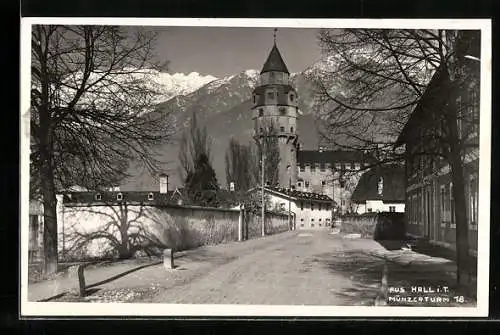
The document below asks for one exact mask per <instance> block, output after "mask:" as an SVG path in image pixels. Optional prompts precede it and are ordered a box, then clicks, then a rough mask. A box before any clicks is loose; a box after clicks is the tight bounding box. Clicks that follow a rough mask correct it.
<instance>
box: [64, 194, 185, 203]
mask: <svg viewBox="0 0 500 335" xmlns="http://www.w3.org/2000/svg"><path fill="white" fill-rule="evenodd" d="M119 194H121V196H122V200H121V201H127V202H132V203H136V202H139V203H147V204H151V205H162V204H170V203H177V200H179V199H180V198H181V197H182V194H181V193H180V191H168V192H167V193H160V192H119V191H116V192H115V191H113V192H111V191H106V192H98V191H94V192H67V193H64V194H63V195H64V198H63V199H64V203H71V204H79V203H85V204H88V203H119V202H121V201H120V200H118V196H119ZM150 195H152V200H149V197H150Z"/></svg>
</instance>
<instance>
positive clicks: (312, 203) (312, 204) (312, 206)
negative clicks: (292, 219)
mask: <svg viewBox="0 0 500 335" xmlns="http://www.w3.org/2000/svg"><path fill="white" fill-rule="evenodd" d="M313 210H314V202H311V211H313ZM311 220H314V219H311Z"/></svg>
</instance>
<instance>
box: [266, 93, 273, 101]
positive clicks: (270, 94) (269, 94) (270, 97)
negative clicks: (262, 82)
mask: <svg viewBox="0 0 500 335" xmlns="http://www.w3.org/2000/svg"><path fill="white" fill-rule="evenodd" d="M267 98H268V99H271V100H273V99H274V92H267Z"/></svg>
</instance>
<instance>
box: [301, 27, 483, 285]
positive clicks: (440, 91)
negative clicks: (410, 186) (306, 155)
mask: <svg viewBox="0 0 500 335" xmlns="http://www.w3.org/2000/svg"><path fill="white" fill-rule="evenodd" d="M479 38H480V36H479V32H478V31H444V30H405V29H398V30H390V29H387V30H380V29H345V30H323V31H322V32H321V33H320V35H319V41H320V44H321V46H322V47H323V50H324V52H325V53H327V54H328V55H330V60H331V61H332V63H334V64H335V65H334V69H333V70H331V71H318V72H316V73H313V74H312V76H311V78H312V79H313V81H314V82H315V84H316V88H317V100H316V106H317V112H318V114H319V117H320V118H321V120H322V121H324V122H323V123H322V124H323V128H322V129H321V130H322V134H323V139H324V140H325V141H326V142H327V143H330V144H333V145H334V146H337V147H341V148H348V149H352V150H360V151H364V152H371V153H374V156H375V157H376V158H377V159H376V161H375V163H374V164H371V165H369V166H367V167H366V168H369V167H371V166H373V165H376V164H384V163H388V162H397V161H402V160H407V161H408V160H410V161H411V160H412V159H413V158H415V159H418V160H419V161H420V162H424V160H427V161H426V162H427V163H433V161H432V160H434V159H435V160H438V159H441V160H443V161H445V162H447V163H448V164H449V165H450V167H451V176H452V181H453V185H454V187H453V195H454V200H455V209H456V210H455V216H456V225H457V229H456V234H457V263H458V264H457V265H458V271H457V280H458V282H459V283H464V282H465V281H466V280H467V277H468V276H467V272H468V264H469V261H468V259H469V255H468V252H469V246H468V237H467V234H468V224H467V220H466V201H465V184H464V166H465V164H464V162H465V156H466V155H468V154H474V152H475V153H477V148H478V143H477V141H475V140H471V138H473V137H474V136H473V134H474V133H476V134H477V129H478V127H477V125H478V117H477V115H478V114H475V112H474V110H475V108H476V107H477V106H475V104H477V100H476V101H474V99H471V100H470V101H467V102H465V101H463V103H462V106H461V108H458V107H459V106H457V98H458V97H459V96H463V95H464V92H469V91H475V90H478V85H476V86H475V87H473V86H474V83H478V74H479V71H478V67H477V64H470V63H468V61H467V59H466V58H465V57H464V56H465V55H466V54H471V55H473V56H475V57H478V56H479ZM469 62H470V61H469ZM433 76H434V78H436V77H439V79H438V81H439V82H438V84H437V86H435V87H429V86H428V84H429V81H430V79H431V78H432V77H433ZM424 94H426V99H428V98H429V97H431V98H432V100H433V101H432V104H431V105H425V106H422V105H421V106H420V107H419V108H422V109H423V114H422V115H424V116H425V118H428V120H427V121H429V120H430V124H433V125H434V127H428V128H427V129H426V130H425V131H424V132H421V133H419V134H417V135H418V136H417V137H416V138H414V139H413V141H419V143H422V144H424V145H421V146H419V148H418V150H415V151H413V152H408V150H407V151H398V150H394V142H395V140H396V138H397V137H398V135H399V134H400V132H401V130H402V129H403V127H404V125H405V123H406V122H407V120H408V118H409V115H410V114H411V112H412V111H413V110H414V108H415V107H416V106H417V104H418V103H419V102H421V99H422V97H423V96H424ZM467 104H469V105H467ZM437 107H439V108H437ZM436 110H439V111H440V112H439V113H437V112H436ZM460 111H471V112H468V113H464V112H460ZM475 115H476V116H475ZM466 123H467V124H468V126H466V125H465V124H466ZM457 124H461V125H462V127H461V129H460V130H458V129H457ZM476 139H477V137H476ZM410 156H411V157H410Z"/></svg>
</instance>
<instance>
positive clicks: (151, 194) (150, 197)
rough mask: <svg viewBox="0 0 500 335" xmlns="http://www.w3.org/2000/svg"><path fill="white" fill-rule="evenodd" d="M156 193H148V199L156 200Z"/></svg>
mask: <svg viewBox="0 0 500 335" xmlns="http://www.w3.org/2000/svg"><path fill="white" fill-rule="evenodd" d="M154 198H155V197H154V194H153V193H149V194H148V200H149V201H151V200H154Z"/></svg>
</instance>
